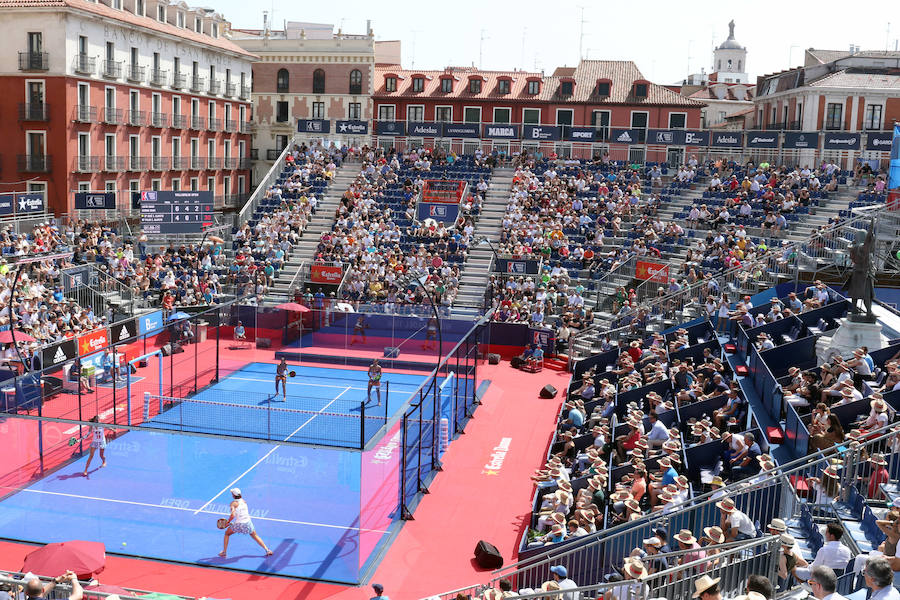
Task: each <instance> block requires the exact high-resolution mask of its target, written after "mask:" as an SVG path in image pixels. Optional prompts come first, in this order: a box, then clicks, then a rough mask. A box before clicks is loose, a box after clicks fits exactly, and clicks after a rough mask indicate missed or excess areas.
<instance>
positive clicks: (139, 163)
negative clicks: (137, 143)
mask: <svg viewBox="0 0 900 600" xmlns="http://www.w3.org/2000/svg"><path fill="white" fill-rule="evenodd" d="M149 164H150V161H149V160H148V159H147V157H146V156H129V157H128V170H129V171H146V170H147V167H148V166H149Z"/></svg>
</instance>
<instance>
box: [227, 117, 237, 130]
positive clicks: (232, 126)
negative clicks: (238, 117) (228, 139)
mask: <svg viewBox="0 0 900 600" xmlns="http://www.w3.org/2000/svg"><path fill="white" fill-rule="evenodd" d="M225 131H227V132H228V133H234V132H235V131H237V121H235V120H234V119H225Z"/></svg>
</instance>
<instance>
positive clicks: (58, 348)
mask: <svg viewBox="0 0 900 600" xmlns="http://www.w3.org/2000/svg"><path fill="white" fill-rule="evenodd" d="M77 356H78V346H77V345H76V344H75V340H63V341H61V342H57V343H55V344H51V345H49V346H46V347H44V348H42V349H41V364H42V365H43V366H44V368H45V369H46V368H49V367H54V366H56V365H59V364H62V363H65V362H68V361H70V360H74V359H75V358H76V357H77Z"/></svg>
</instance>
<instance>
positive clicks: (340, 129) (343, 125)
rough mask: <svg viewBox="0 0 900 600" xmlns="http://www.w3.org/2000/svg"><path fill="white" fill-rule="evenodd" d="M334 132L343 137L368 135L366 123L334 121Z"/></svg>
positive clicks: (367, 124) (367, 123)
mask: <svg viewBox="0 0 900 600" xmlns="http://www.w3.org/2000/svg"><path fill="white" fill-rule="evenodd" d="M334 132H335V133H342V134H344V135H367V134H368V133H369V122H368V121H335V122H334Z"/></svg>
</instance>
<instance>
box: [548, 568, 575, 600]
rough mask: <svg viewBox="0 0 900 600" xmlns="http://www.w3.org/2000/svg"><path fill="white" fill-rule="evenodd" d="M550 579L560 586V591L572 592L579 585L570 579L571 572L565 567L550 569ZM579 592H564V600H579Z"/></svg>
mask: <svg viewBox="0 0 900 600" xmlns="http://www.w3.org/2000/svg"><path fill="white" fill-rule="evenodd" d="M550 577H552V578H553V581H555V582H556V583H557V584H558V585H559V589H560V590H571V589H573V588H577V587H578V584H577V583H575V582H574V581H572V580H571V579H569V571H568V569H566V568H565V567H564V566H563V565H554V566H552V567H550ZM580 595H581V594H579V593H578V592H565V591H564V592H563V594H562V599H563V600H578V598H579V596H580Z"/></svg>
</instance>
